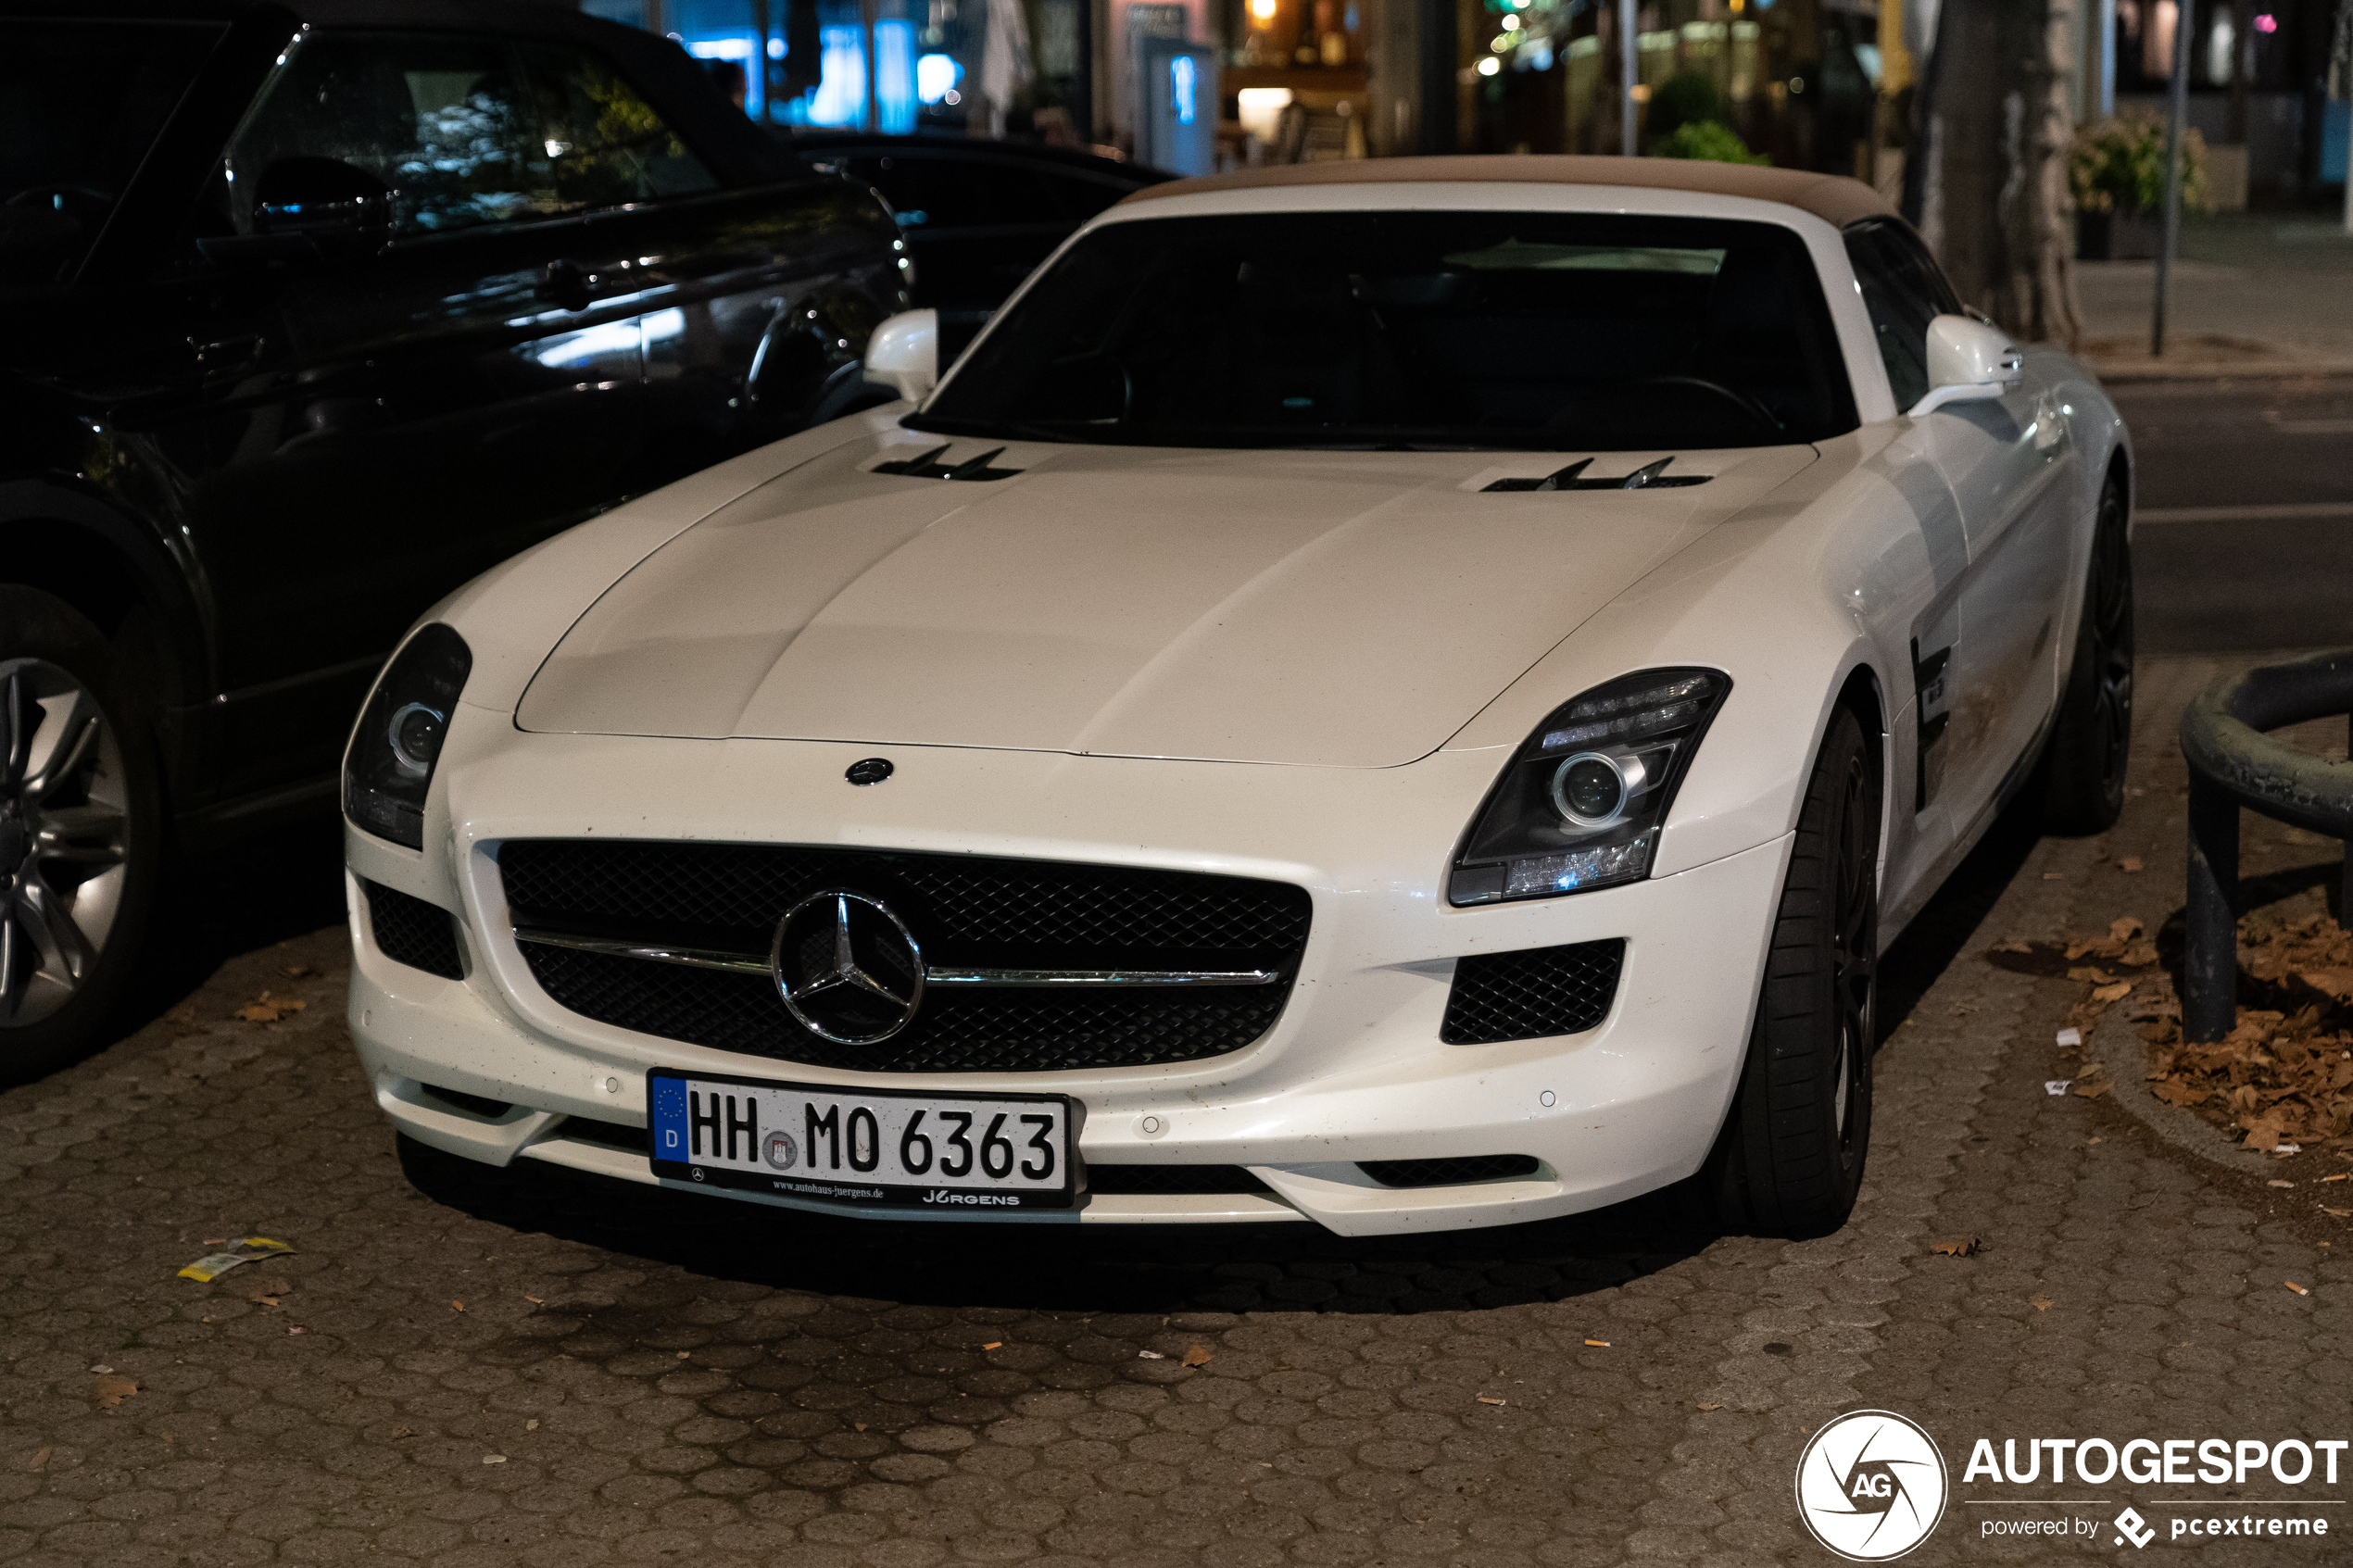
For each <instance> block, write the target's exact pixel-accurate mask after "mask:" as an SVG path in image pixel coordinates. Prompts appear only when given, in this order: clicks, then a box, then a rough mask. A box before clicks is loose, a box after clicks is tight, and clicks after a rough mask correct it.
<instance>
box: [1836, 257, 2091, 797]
mask: <svg viewBox="0 0 2353 1568" xmlns="http://www.w3.org/2000/svg"><path fill="white" fill-rule="evenodd" d="M1846 239H1847V248H1848V254H1849V255H1850V257H1853V258H1854V259H1855V262H1856V279H1857V281H1858V282H1860V283H1861V284H1862V287H1863V292H1864V295H1865V299H1866V303H1867V305H1868V306H1869V307H1870V309H1871V313H1872V316H1873V324H1874V326H1875V327H1876V328H1878V329H1879V330H1880V332H1881V344H1882V347H1881V357H1882V359H1883V360H1885V361H1886V362H1887V364H1888V368H1889V380H1890V383H1892V385H1893V389H1894V394H1895V402H1896V406H1897V408H1899V409H1900V408H1910V407H1911V406H1912V405H1913V404H1915V403H1917V402H1918V401H1919V399H1920V397H1922V396H1924V395H1926V394H1927V391H1928V375H1927V331H1928V323H1929V321H1930V320H1932V319H1934V318H1935V317H1936V316H1938V315H1958V314H1962V313H1963V311H1962V307H1961V305H1960V301H1959V299H1958V298H1957V296H1956V295H1954V293H1953V289H1952V285H1951V284H1950V283H1949V282H1946V281H1945V279H1944V274H1943V272H1942V271H1941V270H1939V269H1938V268H1937V266H1936V263H1935V261H1934V260H1933V258H1932V257H1930V255H1929V253H1928V250H1927V248H1926V246H1924V245H1921V243H1920V242H1919V238H1918V236H1916V235H1915V234H1913V233H1912V232H1911V231H1910V230H1909V229H1908V228H1906V227H1904V226H1903V225H1901V224H1897V223H1893V222H1884V221H1871V222H1867V223H1863V224H1857V225H1856V226H1854V227H1853V228H1850V229H1849V230H1848V231H1847V234H1846ZM1915 422H1916V426H1917V429H1918V431H1919V435H1920V437H1921V439H1922V440H1923V442H1924V444H1925V451H1926V455H1927V457H1928V458H1929V460H1930V461H1931V463H1932V464H1933V465H1934V467H1935V470H1936V471H1937V472H1938V474H1939V475H1940V476H1941V477H1942V478H1943V480H1944V483H1945V485H1946V486H1947V487H1948V488H1949V489H1950V491H1951V493H1952V496H1953V500H1954V503H1955V505H1956V507H1957V509H1958V512H1959V516H1960V521H1961V525H1962V530H1963V533H1964V534H1965V536H1966V539H1967V543H1968V554H1969V565H1968V569H1967V571H1966V572H1965V574H1964V575H1963V578H1962V580H1961V583H1960V587H1959V593H1958V596H1957V606H1956V608H1957V623H1956V624H1955V625H1954V626H1953V627H1952V631H1953V633H1954V638H1955V640H1954V642H1953V643H1952V645H1951V648H1950V652H1949V654H1948V655H1947V656H1946V657H1945V658H1944V660H1943V661H1942V662H1941V663H1937V664H1936V666H1935V668H1934V669H1933V670H1926V669H1925V663H1924V673H1925V674H1926V675H1927V677H1928V679H1927V681H1926V682H1925V684H1924V687H1923V689H1924V690H1925V689H1933V687H1934V686H1935V685H1936V684H1937V683H1939V682H1941V683H1942V684H1943V685H1944V692H1943V696H1944V713H1943V715H1942V716H1941V717H1942V721H1943V727H1942V730H1941V732H1940V733H1939V734H1938V735H1937V736H1936V739H1935V743H1934V744H1933V745H1931V746H1930V747H1929V748H1928V752H1929V755H1930V758H1931V763H1934V762H1936V761H1937V760H1938V759H1937V757H1936V753H1937V752H1939V751H1941V752H1942V759H1941V772H1942V778H1943V781H1944V784H1946V785H1948V786H1949V788H1950V790H1951V795H1950V798H1949V802H1948V803H1949V805H1950V807H1951V809H1952V812H1953V815H1954V819H1955V827H1956V829H1957V831H1958V832H1959V833H1961V834H1968V833H1969V831H1970V830H1971V828H1972V825H1973V824H1974V822H1976V820H1977V819H1978V818H1980V817H1981V816H1982V815H1983V814H1984V813H1985V812H1986V811H1987V810H1989V809H1991V808H1992V807H1993V806H1994V804H1996V803H1997V801H1998V799H1999V797H2001V796H2002V794H2003V792H2004V790H2005V788H2006V786H2007V785H2010V784H2014V783H2015V782H2016V781H2017V780H2018V779H2020V777H2022V776H2023V772H2024V770H2025V769H2026V768H2027V767H2029V766H2031V765H2032V760H2033V758H2032V751H2033V748H2034V745H2035V742H2036V740H2037V738H2038V737H2039V736H2040V735H2041V734H2042V731H2043V726H2044V725H2045V722H2046V721H2048V719H2049V717H2050V714H2051V712H2052V709H2053V704H2054V703H2055V702H2056V700H2057V688H2058V680H2059V676H2060V674H2061V670H2060V664H2059V655H2060V651H2061V649H2060V641H2061V638H2060V633H2061V630H2062V625H2061V621H2062V619H2063V618H2062V617H2061V615H2060V608H2061V606H2062V605H2063V604H2064V603H2065V602H2066V593H2067V584H2068V580H2069V575H2070V538H2071V536H2072V533H2073V530H2072V529H2071V528H2070V519H2069V517H2068V515H2067V508H2068V495H2069V489H2070V485H2069V470H2070V468H2071V466H2072V464H2073V462H2074V460H2075V457H2074V452H2075V448H2074V444H2073V443H2072V442H2071V441H2070V440H2069V439H2068V434H2067V427H2066V415H2065V413H2064V412H2063V411H2062V410H2061V409H2060V408H2059V407H2058V406H2057V404H2056V403H2055V402H2054V401H2053V399H2052V396H2051V388H2050V386H2049V384H2048V383H2047V381H2046V380H2045V378H2044V377H2042V376H2040V375H2038V374H2037V373H2035V371H2034V370H2033V361H2032V357H2030V361H2029V373H2028V374H2027V376H2026V377H2025V379H2024V380H2023V381H2021V382H2020V384H2019V386H2018V387H2017V388H2016V389H2014V390H2013V391H2011V392H2010V393H2008V394H2007V395H2005V396H2003V397H2001V398H1999V399H1997V400H1989V401H1983V402H1970V403H1952V404H1947V405H1945V406H1944V408H1938V409H1936V410H1935V411H1933V412H1931V413H1930V414H1927V415H1925V416H1923V417H1922V418H1921V419H1919V420H1917V421H1915ZM1920 658H1921V659H1922V660H1923V661H1930V660H1931V653H1930V652H1929V651H1927V650H1924V651H1923V653H1922V655H1921V656H1920ZM1931 722H1932V721H1931Z"/></svg>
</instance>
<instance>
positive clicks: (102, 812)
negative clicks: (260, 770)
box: [0, 586, 163, 1079]
mask: <svg viewBox="0 0 2353 1568" xmlns="http://www.w3.org/2000/svg"><path fill="white" fill-rule="evenodd" d="M0 627H5V628H6V630H5V631H0V1077H6V1078H8V1079H22V1078H27V1077H31V1076H34V1075H37V1074H39V1073H44V1072H47V1071H48V1070H49V1069H50V1068H52V1067H54V1066H56V1065H57V1064H58V1063H59V1062H61V1061H63V1060H66V1059H67V1058H69V1057H70V1056H71V1055H73V1054H74V1053H75V1052H77V1051H79V1050H81V1049H82V1048H83V1047H86V1046H88V1045H89V1044H91V1043H92V1042H93V1041H94V1040H95V1039H96V1038H97V1036H98V1032H99V1030H100V1028H101V1027H102V1026H103V1025H104V1024H105V1023H106V1022H107V1020H108V1017H109V1015H110V1014H112V1012H113V1011H114V1010H115V1008H116V1006H117V1004H118V1003H120V1000H121V999H122V996H123V993H124V991H125V990H126V989H127V988H128V985H129V982H130V979H131V976H132V972H133V970H134V968H135V960H136V958H137V948H138V946H139V943H140V940H141V938H142V937H143V935H145V926H146V920H147V912H148V910H149V909H150V907H151V906H152V905H153V903H154V901H155V895H156V885H157V880H158V878H159V875H160V872H161V865H162V857H163V846H162V843H161V837H162V834H161V822H160V813H159V812H158V809H157V782H156V771H155V762H154V753H153V751H152V748H151V747H150V746H148V744H147V739H146V734H145V730H144V729H143V728H142V727H140V726H139V725H138V724H137V723H136V722H134V721H132V715H131V712H130V710H129V709H128V708H127V706H126V704H125V703H124V701H123V700H122V697H121V695H120V689H119V687H118V685H117V683H116V681H115V678H114V668H113V667H114V662H115V661H114V656H113V650H112V648H110V647H109V646H108V645H107V641H106V639H105V638H104V637H103V636H101V635H100V634H99V633H98V630H97V628H96V627H94V626H93V625H91V624H90V622H89V621H87V620H85V619H84V618H83V617H82V616H81V615H80V614H78V613H76V612H75V611H74V610H73V609H72V608H70V607H69V606H68V605H66V604H65V603H63V602H62V601H60V600H58V599H57V598H54V597H52V596H49V595H46V594H42V593H38V592H35V591H33V590H31V589H27V588H18V587H7V586H0Z"/></svg>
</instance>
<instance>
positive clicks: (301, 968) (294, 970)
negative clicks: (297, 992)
mask: <svg viewBox="0 0 2353 1568" xmlns="http://www.w3.org/2000/svg"><path fill="white" fill-rule="evenodd" d="M309 972H310V966H309V965H308V964H307V963H290V964H288V965H287V966H286V978H287V979H289V980H299V979H301V978H302V977H303V976H304V975H306V974H308V973H309Z"/></svg>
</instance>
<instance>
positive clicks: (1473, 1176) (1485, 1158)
mask: <svg viewBox="0 0 2353 1568" xmlns="http://www.w3.org/2000/svg"><path fill="white" fill-rule="evenodd" d="M1357 1168H1358V1169H1359V1170H1361V1171H1363V1172H1364V1173H1365V1174H1366V1175H1368V1176H1370V1177H1372V1178H1373V1180H1375V1181H1377V1182H1378V1183H1380V1185H1383V1186H1385V1187H1451V1186H1461V1185H1464V1184H1465V1183H1466V1182H1491V1181H1494V1180H1495V1179H1496V1178H1498V1177H1501V1176H1532V1175H1534V1174H1535V1173H1536V1157H1535V1156H1534V1155H1532V1154H1468V1155H1464V1156H1462V1157H1461V1158H1459V1159H1455V1160H1362V1161H1360V1162H1359V1163H1358V1166H1357Z"/></svg>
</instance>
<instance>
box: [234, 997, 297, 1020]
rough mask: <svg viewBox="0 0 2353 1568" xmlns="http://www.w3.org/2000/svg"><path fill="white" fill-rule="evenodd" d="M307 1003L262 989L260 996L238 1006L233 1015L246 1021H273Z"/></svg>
mask: <svg viewBox="0 0 2353 1568" xmlns="http://www.w3.org/2000/svg"><path fill="white" fill-rule="evenodd" d="M309 1005H310V1004H309V1003H308V1002H306V1001H300V1000H297V999H296V998H295V997H272V996H271V994H270V993H269V992H267V991H264V992H263V993H261V995H260V996H258V997H255V998H254V999H253V1000H252V1001H249V1002H247V1003H246V1004H245V1006H243V1007H241V1008H239V1009H238V1010H237V1011H236V1015H235V1016H237V1017H239V1018H242V1019H244V1020H245V1022H247V1023H275V1022H278V1020H280V1019H282V1018H283V1017H285V1016H286V1015H287V1014H288V1013H295V1012H300V1011H301V1010H303V1009H305V1008H307V1007H308V1006H309Z"/></svg>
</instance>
